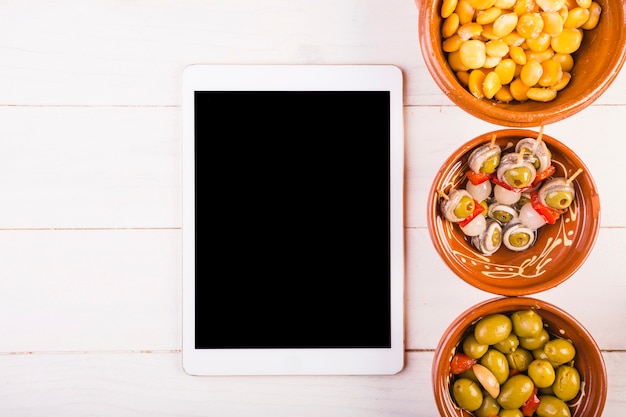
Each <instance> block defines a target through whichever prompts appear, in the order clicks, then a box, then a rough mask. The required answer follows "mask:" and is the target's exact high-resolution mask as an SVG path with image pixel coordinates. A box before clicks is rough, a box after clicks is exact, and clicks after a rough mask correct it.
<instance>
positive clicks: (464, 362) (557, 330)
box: [432, 297, 607, 417]
mask: <svg viewBox="0 0 626 417" xmlns="http://www.w3.org/2000/svg"><path fill="white" fill-rule="evenodd" d="M432 383H433V393H434V396H435V402H436V404H437V408H438V410H439V413H440V414H441V416H442V417H458V416H464V417H492V416H498V417H529V416H538V417H600V416H601V415H602V411H603V409H604V406H605V403H606V396H607V376H606V368H605V364H604V359H603V357H602V353H601V351H600V349H599V347H598V345H597V344H596V342H595V340H594V339H593V337H592V336H591V334H590V333H589V332H588V331H587V330H586V329H585V328H584V327H583V325H582V324H581V323H580V322H578V321H577V320H576V319H575V318H574V317H572V316H571V315H570V314H569V313H567V312H565V311H564V310H562V309H560V308H558V307H556V306H555V305H552V304H550V303H547V302H545V301H541V300H538V299H534V298H530V297H501V298H494V299H491V300H486V301H483V302H482V303H479V304H478V305H475V306H473V307H471V308H469V309H468V310H467V311H465V312H464V313H463V314H461V315H460V316H459V317H458V318H457V319H455V320H454V321H453V322H452V324H450V326H449V327H448V328H447V330H446V331H445V332H444V334H443V336H442V338H441V340H440V341H439V344H438V346H437V349H436V351H435V356H434V359H433V364H432Z"/></svg>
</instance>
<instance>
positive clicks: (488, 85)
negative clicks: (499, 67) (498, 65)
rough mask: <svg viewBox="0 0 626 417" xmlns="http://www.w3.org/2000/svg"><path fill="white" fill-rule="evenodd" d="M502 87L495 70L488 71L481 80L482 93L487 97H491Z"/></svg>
mask: <svg viewBox="0 0 626 417" xmlns="http://www.w3.org/2000/svg"><path fill="white" fill-rule="evenodd" d="M501 87H502V83H501V82H500V77H499V76H498V74H497V73H496V72H495V71H491V72H489V73H488V74H487V75H486V76H485V79H484V80H483V93H484V94H485V97H487V98H493V96H495V95H496V93H497V92H498V90H500V88H501Z"/></svg>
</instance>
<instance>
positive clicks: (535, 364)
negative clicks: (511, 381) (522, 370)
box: [528, 359, 556, 388]
mask: <svg viewBox="0 0 626 417" xmlns="http://www.w3.org/2000/svg"><path fill="white" fill-rule="evenodd" d="M528 376H529V377H530V379H532V380H533V382H534V383H535V386H536V387H537V388H547V387H550V386H552V384H553V383H554V380H555V377H556V373H555V372H554V367H553V366H552V364H551V363H550V362H549V361H547V360H545V359H535V360H534V361H532V362H531V363H530V365H528Z"/></svg>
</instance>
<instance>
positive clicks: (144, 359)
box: [0, 0, 626, 417]
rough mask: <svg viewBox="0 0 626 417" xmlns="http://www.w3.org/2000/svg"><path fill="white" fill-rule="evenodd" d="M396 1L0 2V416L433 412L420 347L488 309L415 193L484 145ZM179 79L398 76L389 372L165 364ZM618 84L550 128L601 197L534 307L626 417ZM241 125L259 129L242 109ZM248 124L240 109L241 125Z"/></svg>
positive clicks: (176, 314) (176, 345) (177, 354)
mask: <svg viewBox="0 0 626 417" xmlns="http://www.w3.org/2000/svg"><path fill="white" fill-rule="evenodd" d="M417 27H418V22H417V9H416V7H415V4H414V2H413V0H316V1H309V0H208V1H206V0H151V1H148V0H133V1H121V0H94V1H78V0H59V1H54V2H52V1H43V0H30V1H17V0H8V1H4V2H2V4H1V5H0V207H1V208H0V229H1V230H0V247H1V249H2V250H1V251H0V253H1V255H0V259H1V261H0V277H1V278H0V297H1V302H0V317H1V318H0V414H1V415H3V416H8V417H13V416H63V417H71V416H81V417H83V416H116V417H120V416H142V417H143V416H177V417H184V416H203V417H207V416H211V417H231V416H232V417H242V416H255V417H260V416H268V417H269V416H271V417H294V416H298V417H306V416H315V417H319V416H324V417H333V416H359V417H361V416H372V417H374V416H375V417H381V416H385V417H387V416H424V417H426V416H436V415H438V413H437V410H436V408H435V404H434V399H433V395H432V387H431V382H430V381H431V380H430V371H431V361H432V358H433V351H434V349H435V347H436V345H437V343H438V341H439V338H440V336H441V335H442V333H443V331H444V330H445V329H446V327H447V326H448V324H449V323H450V322H451V321H452V320H453V319H454V318H455V317H456V316H458V315H459V314H460V313H461V312H463V311H464V310H466V309H467V308H469V307H470V306H472V305H474V304H476V303H478V302H480V301H483V300H486V299H489V298H493V297H495V296H494V295H493V294H490V293H485V292H482V291H480V290H477V289H474V288H473V287H471V286H469V285H468V284H466V283H465V282H464V281H462V280H460V279H459V278H458V277H456V276H455V275H454V274H453V273H452V272H451V271H450V270H449V269H448V268H447V267H446V266H445V264H444V263H443V261H442V260H441V259H440V258H439V257H438V255H437V254H436V252H435V250H434V248H433V245H432V244H431V241H430V238H429V235H428V229H427V227H426V213H425V209H426V195H427V193H428V189H429V187H430V182H431V180H432V178H433V177H434V175H435V172H436V171H437V169H438V168H439V165H440V164H441V163H442V162H443V160H444V159H445V158H446V157H447V156H448V155H449V154H450V153H451V151H452V150H453V149H454V148H456V147H457V146H458V145H460V144H461V143H463V142H465V141H467V140H469V139H471V138H473V137H475V136H477V135H479V134H482V133H485V132H488V131H491V130H495V129H498V128H500V127H499V126H494V125H491V124H488V123H486V122H482V121H480V120H478V119H476V118H474V117H471V116H469V115H468V114H465V113H464V112H463V111H462V110H460V109H459V108H458V107H456V106H455V105H453V104H452V102H451V101H449V100H448V99H447V98H446V97H445V96H444V95H443V94H442V93H441V92H440V91H439V90H438V88H437V87H436V85H435V84H434V82H433V81H432V79H431V77H430V75H429V73H428V72H427V70H426V67H425V65H424V62H423V59H422V56H421V54H420V50H419V43H418V32H417ZM196 63H234V64H256V63H262V64H263V63H267V64H393V65H397V66H398V67H399V68H401V69H402V71H403V73H404V77H405V89H406V94H405V113H404V115H405V140H406V147H405V148H406V174H405V178H406V190H407V192H406V218H405V226H406V254H407V259H406V278H405V282H406V366H405V369H404V370H403V371H401V372H400V373H399V374H397V375H393V376H330V377H325V376H315V377H313V376H301V377H191V376H189V375H187V374H185V373H184V372H183V370H182V367H181V328H182V326H181V310H182V305H181V285H182V283H181V251H182V249H181V233H182V231H181V224H182V220H181V107H180V105H181V74H182V71H183V69H184V68H185V67H186V66H187V65H190V64H196ZM625 92H626V76H625V75H624V73H623V72H622V74H620V75H619V76H618V78H617V80H616V81H615V82H614V84H613V85H612V86H611V87H610V89H609V90H608V91H607V92H606V93H605V94H604V96H603V97H602V98H600V99H599V100H598V101H597V102H596V103H594V104H593V105H592V106H591V107H589V108H587V109H585V110H584V111H582V112H581V113H579V114H578V115H576V116H573V117H571V118H569V119H567V120H565V121H562V122H558V123H555V124H553V125H549V126H547V127H546V130H545V133H546V134H549V135H551V136H553V137H556V138H558V139H560V140H561V141H562V142H564V143H565V144H566V145H567V146H569V147H570V148H572V149H573V150H574V151H576V152H577V153H578V155H579V156H580V157H581V158H582V160H583V161H585V163H586V164H587V167H588V168H589V170H590V171H591V173H592V175H593V177H594V179H595V181H596V183H597V187H598V190H599V193H600V197H601V201H602V212H601V229H600V233H599V235H598V239H597V242H596V245H595V248H594V250H593V252H592V253H591V255H590V256H589V258H588V260H587V262H586V264H585V265H584V266H583V267H582V268H581V269H580V270H579V271H578V272H577V273H576V274H575V275H574V276H572V277H571V278H570V279H569V280H568V281H566V282H565V283H563V284H561V285H560V286H558V287H556V288H554V289H551V290H548V291H545V292H543V293H540V294H536V295H535V297H537V298H541V299H543V300H546V301H549V302H552V303H554V304H556V305H558V306H559V307H561V308H563V309H565V310H566V311H568V312H569V313H571V314H572V315H574V316H575V317H576V318H577V319H578V320H579V321H580V322H581V323H582V324H583V325H584V326H585V327H586V328H587V329H588V330H589V331H590V332H591V333H592V335H593V336H594V337H595V339H596V341H597V343H598V344H599V346H600V347H601V348H602V350H603V354H604V359H605V361H606V366H607V370H608V380H609V390H608V399H607V405H606V408H605V413H604V415H605V416H608V417H612V416H619V415H621V414H622V413H623V410H624V408H625V407H626V333H625V331H624V326H623V325H624V317H626V297H625V295H626V279H625V273H624V271H626V257H625V256H624V251H625V249H626V248H625V246H626V229H625V228H626V216H625V215H624V209H625V207H626V206H625V200H624V198H622V194H620V192H622V189H623V186H624V181H625V180H624V174H623V173H622V172H621V171H620V168H621V167H623V166H624V157H625V156H626V138H625V137H624V120H626V93H625ZM246 111H250V112H254V111H255V109H254V108H250V109H247V110H246ZM241 117H242V119H243V120H245V118H246V112H242V114H241Z"/></svg>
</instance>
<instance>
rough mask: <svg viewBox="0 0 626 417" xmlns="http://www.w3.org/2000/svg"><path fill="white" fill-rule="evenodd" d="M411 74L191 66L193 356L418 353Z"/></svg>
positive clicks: (344, 371) (369, 361)
mask: <svg viewBox="0 0 626 417" xmlns="http://www.w3.org/2000/svg"><path fill="white" fill-rule="evenodd" d="M402 85H403V83H402V73H401V71H400V70H399V69H398V68H397V67H395V66H391V65H193V66H190V67H188V68H186V69H185V71H184V74H183V102H182V115H183V158H182V163H183V219H182V220H183V228H182V239H183V341H182V358H183V368H184V370H185V371H186V372H187V373H189V374H191V375H316V374H317V375H319V374H325V375H363V374H379V375H381V374H395V373H397V372H399V371H400V370H401V369H402V367H403V363H404V323H403V317H404V307H403V287H404V245H403V159H404V156H403V155H404V153H403V150H404V142H403V136H404V134H403V115H402V111H403V108H402V105H403V101H402Z"/></svg>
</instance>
